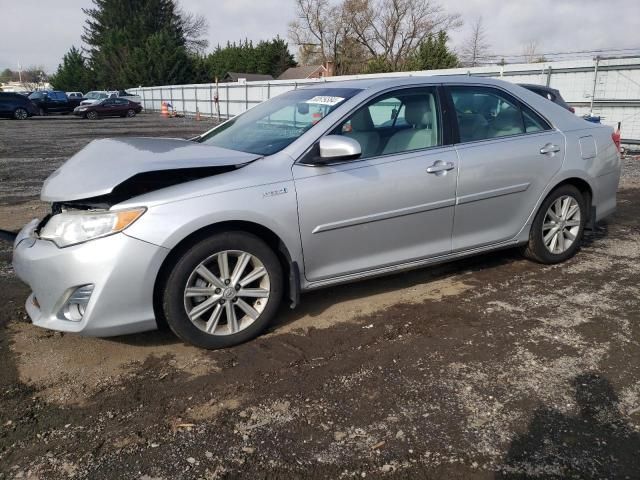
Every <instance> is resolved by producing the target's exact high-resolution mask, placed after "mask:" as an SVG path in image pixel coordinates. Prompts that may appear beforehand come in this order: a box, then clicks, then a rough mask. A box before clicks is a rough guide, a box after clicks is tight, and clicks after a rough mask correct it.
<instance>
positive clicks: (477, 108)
mask: <svg viewBox="0 0 640 480" xmlns="http://www.w3.org/2000/svg"><path fill="white" fill-rule="evenodd" d="M449 91H450V92H451V98H452V100H453V104H454V106H455V110H456V117H457V120H458V121H457V123H458V130H459V140H460V142H459V143H458V144H457V145H456V150H457V151H458V155H459V158H460V173H459V178H458V191H457V205H456V210H455V223H454V228H453V250H454V251H456V250H466V249H470V248H474V247H480V246H483V245H487V244H492V243H498V242H502V241H507V240H510V239H512V238H514V237H515V236H516V235H517V234H518V233H519V232H520V230H521V229H522V227H523V226H524V225H525V223H526V221H527V219H528V217H529V215H530V214H531V211H532V209H533V207H534V206H535V205H536V202H537V201H538V199H539V198H540V196H541V195H542V193H543V191H544V190H545V187H546V186H547V184H548V183H549V181H550V180H551V178H552V177H553V176H554V175H555V173H556V172H557V171H558V170H559V169H560V167H561V166H562V161H563V159H564V150H565V146H564V144H565V142H564V136H563V135H562V133H560V132H558V131H556V130H553V129H552V128H551V127H550V125H549V124H548V123H547V122H546V121H545V120H544V119H543V118H541V117H540V116H539V115H538V114H536V113H535V112H534V111H533V110H531V109H530V108H529V107H527V106H526V105H524V104H523V103H522V102H520V101H519V100H517V99H515V98H514V97H512V96H511V95H509V94H507V93H506V92H503V91H502V90H499V89H496V88H492V87H484V86H453V87H449Z"/></svg>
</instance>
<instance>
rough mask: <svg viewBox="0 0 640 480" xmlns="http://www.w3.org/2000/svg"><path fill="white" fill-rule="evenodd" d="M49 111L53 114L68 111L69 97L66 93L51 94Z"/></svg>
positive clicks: (48, 105) (48, 98) (48, 101)
mask: <svg viewBox="0 0 640 480" xmlns="http://www.w3.org/2000/svg"><path fill="white" fill-rule="evenodd" d="M47 110H48V111H49V112H52V113H61V112H66V111H67V110H68V105H67V96H66V95H65V93H64V92H58V91H54V92H49V95H48V97H47Z"/></svg>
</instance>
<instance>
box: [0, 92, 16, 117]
mask: <svg viewBox="0 0 640 480" xmlns="http://www.w3.org/2000/svg"><path fill="white" fill-rule="evenodd" d="M12 101H13V100H12V98H11V97H10V96H9V95H8V94H6V93H5V94H3V93H0V115H8V114H10V113H12V111H11V104H12Z"/></svg>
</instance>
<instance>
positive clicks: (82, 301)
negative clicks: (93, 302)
mask: <svg viewBox="0 0 640 480" xmlns="http://www.w3.org/2000/svg"><path fill="white" fill-rule="evenodd" d="M92 293H93V285H83V286H82V287H78V288H76V289H75V290H74V291H73V293H72V294H71V296H69V299H68V300H67V301H66V302H65V304H64V306H63V307H62V310H61V312H60V313H61V314H62V317H63V318H64V319H65V320H69V321H72V322H79V321H80V320H82V317H83V316H84V312H85V310H86V308H87V304H88V303H89V299H90V298H91V294H92Z"/></svg>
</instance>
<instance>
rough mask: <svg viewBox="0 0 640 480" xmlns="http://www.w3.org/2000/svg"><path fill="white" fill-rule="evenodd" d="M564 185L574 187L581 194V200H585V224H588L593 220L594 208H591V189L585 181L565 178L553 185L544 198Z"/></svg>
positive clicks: (577, 178) (576, 178) (578, 178)
mask: <svg viewBox="0 0 640 480" xmlns="http://www.w3.org/2000/svg"><path fill="white" fill-rule="evenodd" d="M565 185H572V186H574V187H576V188H577V189H578V190H579V191H580V193H581V194H582V196H583V198H584V199H585V204H586V206H587V224H588V223H589V222H590V221H591V220H592V219H593V218H595V212H594V211H593V210H594V208H595V207H594V206H593V200H594V198H593V187H592V186H591V185H590V184H589V182H587V181H586V180H585V179H583V178H580V177H569V178H565V179H563V180H562V181H561V182H559V183H558V184H557V185H555V186H554V187H553V188H552V189H551V190H549V191H548V192H547V194H546V195H545V196H544V198H547V197H548V196H549V195H551V193H553V192H554V191H555V190H557V189H558V188H560V187H563V186H565Z"/></svg>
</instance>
